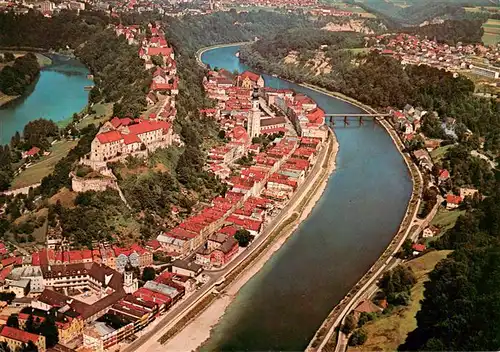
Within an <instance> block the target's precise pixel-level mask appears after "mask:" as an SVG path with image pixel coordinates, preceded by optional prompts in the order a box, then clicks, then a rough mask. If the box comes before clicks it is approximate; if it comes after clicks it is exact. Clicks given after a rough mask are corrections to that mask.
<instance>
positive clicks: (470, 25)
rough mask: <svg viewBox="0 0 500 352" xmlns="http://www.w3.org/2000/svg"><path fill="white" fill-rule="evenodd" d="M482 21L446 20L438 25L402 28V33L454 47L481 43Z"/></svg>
mask: <svg viewBox="0 0 500 352" xmlns="http://www.w3.org/2000/svg"><path fill="white" fill-rule="evenodd" d="M483 22H484V21H482V20H447V21H444V22H443V23H440V24H428V25H427V26H422V27H407V28H403V29H402V32H406V33H410V34H414V35H415V34H416V35H419V36H421V37H427V38H430V39H435V40H436V41H438V42H441V43H446V44H449V45H456V44H457V43H458V42H461V43H465V44H473V43H481V41H482V37H483V33H484V29H483V28H482V24H483Z"/></svg>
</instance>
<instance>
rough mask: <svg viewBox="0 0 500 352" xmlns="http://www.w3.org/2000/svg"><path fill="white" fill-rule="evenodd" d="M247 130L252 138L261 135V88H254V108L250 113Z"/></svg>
mask: <svg viewBox="0 0 500 352" xmlns="http://www.w3.org/2000/svg"><path fill="white" fill-rule="evenodd" d="M247 132H248V136H249V137H250V138H254V137H258V136H260V109H259V89H258V88H254V89H253V93H252V110H250V113H249V115H248V122H247Z"/></svg>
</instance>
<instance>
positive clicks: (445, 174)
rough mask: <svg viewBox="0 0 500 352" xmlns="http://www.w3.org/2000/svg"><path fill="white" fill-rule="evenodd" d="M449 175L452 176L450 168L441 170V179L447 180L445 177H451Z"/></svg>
mask: <svg viewBox="0 0 500 352" xmlns="http://www.w3.org/2000/svg"><path fill="white" fill-rule="evenodd" d="M449 177H450V173H449V171H448V170H446V169H444V170H441V172H440V173H439V178H440V179H443V180H445V179H447V178H449Z"/></svg>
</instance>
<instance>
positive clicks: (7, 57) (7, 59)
mask: <svg viewBox="0 0 500 352" xmlns="http://www.w3.org/2000/svg"><path fill="white" fill-rule="evenodd" d="M3 59H4V61H5V62H11V61H14V60H15V59H16V57H15V56H14V54H13V53H11V52H10V51H7V52H5V53H3Z"/></svg>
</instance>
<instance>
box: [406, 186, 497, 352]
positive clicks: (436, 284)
mask: <svg viewBox="0 0 500 352" xmlns="http://www.w3.org/2000/svg"><path fill="white" fill-rule="evenodd" d="M499 201H500V187H499V185H498V183H497V184H496V186H495V193H494V194H493V195H491V196H489V197H487V198H485V199H484V200H483V201H482V202H480V204H479V205H478V206H477V207H473V208H472V209H470V210H469V211H468V212H467V213H466V214H465V215H463V216H461V217H460V218H459V219H458V221H457V223H456V225H455V226H454V227H453V228H452V229H451V230H449V231H447V232H446V233H445V234H444V235H443V237H441V238H440V239H439V240H438V241H437V242H436V243H435V247H437V248H438V249H453V250H454V252H453V254H451V255H450V256H449V257H448V258H447V259H445V260H443V261H442V262H440V263H439V264H438V265H437V266H436V268H435V269H434V271H432V272H431V273H430V276H429V278H430V281H428V282H426V283H425V293H424V300H423V301H422V307H421V310H420V311H419V312H418V313H417V323H418V327H417V329H416V330H414V331H412V332H411V333H410V334H409V335H408V338H407V340H406V341H405V343H404V344H402V345H401V346H400V347H399V350H401V351H491V350H497V349H498V346H499V345H500V340H499V336H500V324H499V322H500V313H499V312H498V310H497V309H494V308H493V307H495V306H497V305H498V302H500V293H499V291H498V287H499V285H500V281H499V278H500V243H499V239H500V238H499V236H498V233H499V231H498V230H499V227H498V226H499V224H500V208H499V206H498V204H499Z"/></svg>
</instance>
